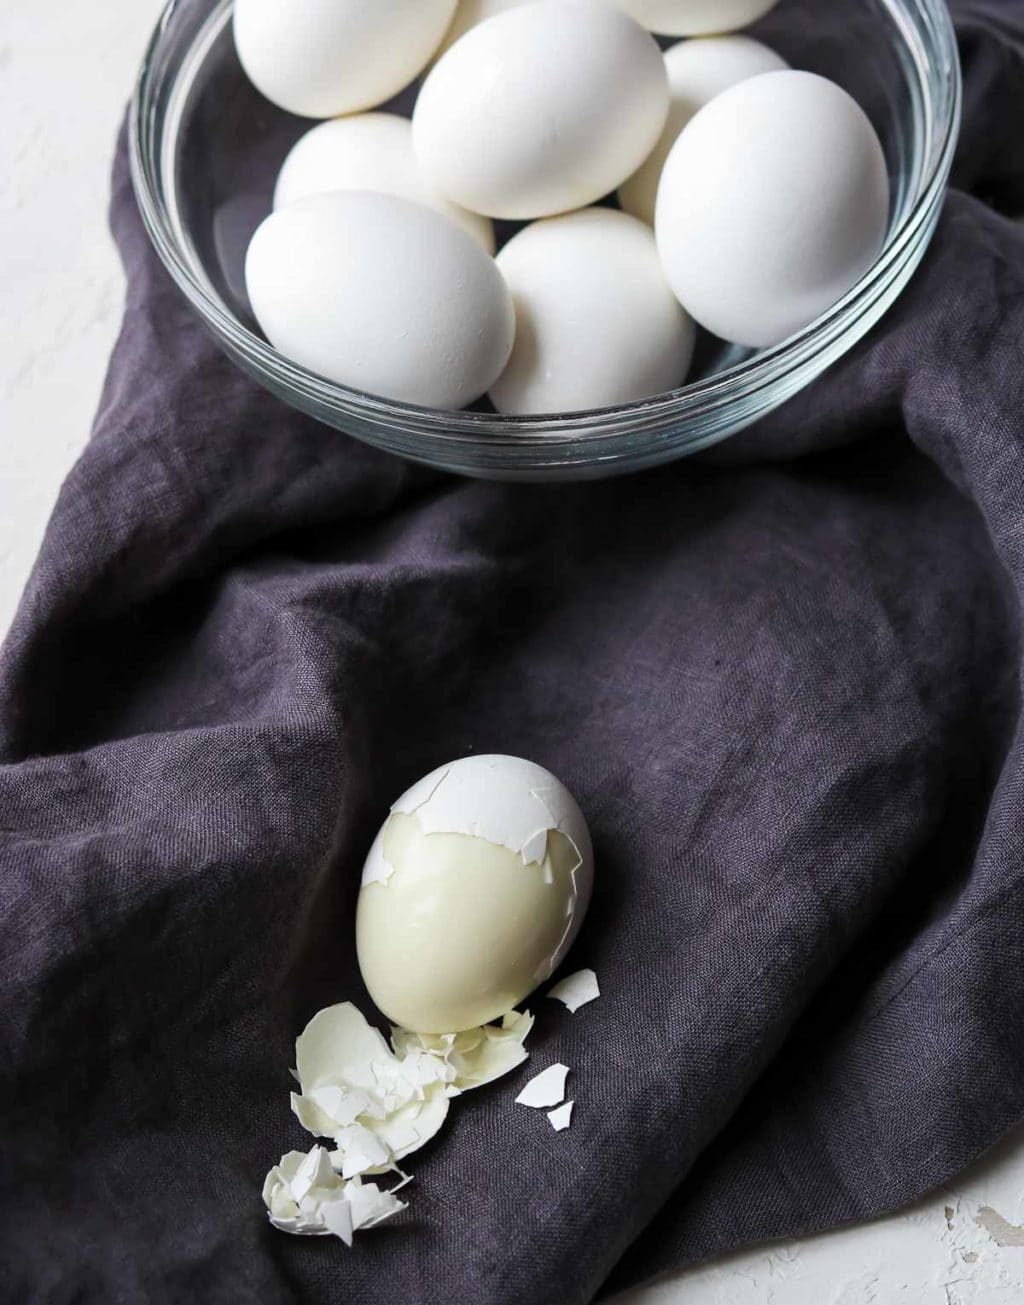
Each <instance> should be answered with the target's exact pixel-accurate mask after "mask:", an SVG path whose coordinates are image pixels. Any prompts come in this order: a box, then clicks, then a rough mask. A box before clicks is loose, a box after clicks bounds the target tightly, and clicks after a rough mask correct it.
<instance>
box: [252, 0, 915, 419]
mask: <svg viewBox="0 0 1024 1305" xmlns="http://www.w3.org/2000/svg"><path fill="white" fill-rule="evenodd" d="M776 2H777V0H461V2H460V0H236V6H235V20H234V33H235V43H236V48H237V50H238V54H239V58H240V60H241V63H242V66H243V68H244V69H245V71H246V73H247V75H248V76H249V78H250V79H251V80H252V82H253V83H254V84H255V86H256V87H257V89H258V90H260V91H261V92H262V93H263V94H264V95H265V96H266V97H268V98H269V99H270V100H271V101H273V102H274V103H275V104H277V105H278V106H279V107H281V108H283V109H286V110H288V111H290V112H291V113H295V114H299V115H302V116H305V117H311V118H323V119H328V121H325V122H322V123H320V124H319V125H317V126H316V127H314V128H312V130H310V131H309V132H308V133H307V134H306V135H305V136H303V137H302V138H301V139H300V140H299V141H298V143H297V144H296V145H295V147H294V148H293V149H292V151H291V153H290V154H289V155H288V157H287V159H286V160H285V163H284V166H283V168H282V169H281V173H280V177H279V179H278V182H277V188H276V193H275V197H274V211H273V213H272V214H271V215H270V216H269V217H268V218H267V219H266V220H265V221H264V222H263V224H262V225H261V226H260V227H259V229H258V230H257V232H256V234H255V235H254V237H253V239H252V242H251V244H250V246H249V250H248V255H247V258H246V283H247V288H248V292H249V298H250V301H251V304H252V307H253V312H254V313H255V316H256V318H257V320H258V322H259V323H260V326H261V327H262V329H263V330H264V332H265V333H266V335H267V338H268V339H269V340H270V342H271V343H272V345H273V346H274V347H275V348H276V349H277V350H278V351H279V352H280V353H282V354H283V355H285V356H286V357H288V358H290V359H292V360H293V361H295V362H297V363H299V364H301V365H302V366H305V367H307V368H309V369H311V370H313V371H315V372H317V373H319V374H320V375H322V376H324V377H326V378H328V379H329V380H332V381H335V382H337V383H339V384H342V385H346V386H349V387H352V388H354V389H357V390H361V391H365V392H368V393H371V394H374V395H377V396H380V397H383V398H387V399H392V400H399V401H403V402H407V403H412V404H418V405H421V406H424V407H430V408H439V409H447V410H451V409H459V408H463V407H465V406H466V405H468V404H470V403H473V402H474V401H475V400H477V399H479V398H481V397H482V396H483V395H485V394H486V395H487V396H488V397H489V399H490V401H491V402H492V403H493V405H494V407H495V409H496V410H497V411H498V412H500V413H506V414H514V415H525V414H552V413H564V412H573V411H580V410H583V409H588V408H600V407H605V406H613V405H617V404H626V403H631V402H634V401H638V400H643V399H647V398H650V397H652V396H655V395H657V394H661V393H663V392H665V391H668V390H672V389H674V388H676V387H678V386H680V385H682V384H683V383H684V381H685V379H686V375H687V372H688V370H689V368H690V364H691V361H692V356H693V349H694V340H695V330H696V328H695V323H696V324H699V325H700V326H702V327H704V328H706V329H707V330H708V331H710V332H712V333H713V334H714V335H716V336H719V337H721V338H722V339H723V340H726V341H730V342H732V343H734V344H739V345H743V346H747V347H750V348H756V349H761V348H766V347H770V346H772V345H775V344H778V343H780V342H781V341H783V340H784V339H786V338H787V337H789V336H790V335H792V334H793V333H794V332H797V331H800V330H801V329H803V328H804V327H806V326H808V325H809V324H810V323H811V322H812V321H814V320H815V319H816V318H817V317H818V316H819V315H820V314H821V313H823V312H825V311H826V310H827V309H829V308H830V307H831V306H832V305H833V304H835V303H836V302H837V301H838V300H839V299H840V298H842V296H843V295H844V294H845V293H846V292H847V291H848V290H850V289H851V287H852V286H853V285H854V284H855V283H856V282H857V281H858V280H859V278H860V277H861V276H862V275H863V274H864V273H865V272H866V271H867V270H868V268H869V267H870V266H871V264H872V263H873V262H874V261H875V259H876V258H877V257H878V254H879V252H880V250H881V248H882V245H883V243H884V239H885V233H886V228H887V223H888V214H889V183H888V176H887V169H886V163H885V158H884V156H883V153H882V149H881V146H880V144H879V141H878V138H877V136H876V134H875V132H874V129H873V128H872V126H871V124H870V122H869V120H868V118H867V117H866V115H865V114H864V112H863V111H862V109H861V108H860V107H859V106H858V104H857V103H856V102H855V101H854V100H853V99H852V98H851V97H850V96H849V95H848V94H847V93H846V92H845V91H844V90H842V89H841V88H840V87H839V86H837V85H836V84H835V83H833V82H831V81H828V80H826V79H825V78H823V77H819V76H817V75H815V74H813V73H809V72H801V71H794V70H792V69H790V68H789V67H788V66H787V64H786V63H785V62H784V61H783V60H782V59H781V58H780V57H779V56H778V55H777V54H775V53H774V52H773V51H772V50H770V49H768V48H767V47H766V46H765V45H763V44H761V43H760V42H758V41H755V40H753V39H752V38H750V37H748V36H743V35H736V34H735V30H736V29H738V28H742V27H744V26H746V25H748V24H749V23H752V22H754V21H755V20H756V19H758V18H760V17H762V16H763V15H764V14H765V13H766V12H767V11H768V10H769V9H771V8H773V7H774V5H775V3H776ZM723 33H729V34H723ZM654 34H658V35H661V36H669V37H684V38H686V39H684V40H681V41H679V43H678V44H675V45H672V46H671V47H670V48H669V49H668V50H667V51H665V52H664V53H663V52H662V49H661V47H660V46H659V45H658V43H657V41H656V40H655V36H654ZM424 70H426V76H425V78H424V80H423V83H422V86H421V88H420V91H419V95H418V98H417V100H416V105H415V109H414V111H413V115H412V120H411V122H410V121H409V120H407V119H405V118H403V117H399V116H398V115H396V114H391V113H384V112H368V110H372V109H374V107H375V106H378V105H380V104H383V103H384V102H386V101H387V100H389V99H390V98H392V97H393V96H394V95H396V94H397V93H398V92H399V91H401V90H402V89H403V88H404V87H405V86H407V85H409V84H410V83H411V82H412V81H413V80H415V78H417V77H418V76H420V74H421V73H423V72H424ZM616 192H617V207H612V206H609V205H608V203H607V197H608V196H610V195H613V194H615V193H616ZM598 201H605V202H603V203H602V204H600V205H599V204H598ZM495 219H500V220H504V221H513V222H516V223H520V224H526V225H522V226H521V227H520V229H518V230H517V231H516V232H515V234H513V235H512V237H511V239H508V240H507V242H506V243H505V244H504V247H503V248H501V249H500V251H498V252H497V253H496V239H495V226H494V220H495Z"/></svg>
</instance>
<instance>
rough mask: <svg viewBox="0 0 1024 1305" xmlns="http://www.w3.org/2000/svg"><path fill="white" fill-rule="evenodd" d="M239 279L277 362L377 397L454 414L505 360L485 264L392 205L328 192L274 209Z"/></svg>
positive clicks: (507, 343) (510, 324) (465, 244)
mask: <svg viewBox="0 0 1024 1305" xmlns="http://www.w3.org/2000/svg"><path fill="white" fill-rule="evenodd" d="M245 279H246V286H247V289H248V292H249V298H250V301H251V303H252V307H253V312H254V313H255V314H256V319H257V321H258V322H259V324H260V326H261V327H262V328H263V330H264V331H265V332H266V335H267V337H268V339H269V340H270V342H271V343H272V344H273V345H274V347H275V348H276V349H278V350H279V351H280V352H281V353H282V354H284V355H285V357H287V358H291V359H292V360H293V361H294V362H297V363H299V364H301V365H302V366H304V367H308V368H310V369H311V370H312V371H315V372H318V373H319V374H320V375H321V376H326V377H327V378H328V379H329V380H332V381H336V382H338V383H339V384H341V385H349V386H352V387H353V388H355V389H359V390H365V391H369V392H370V393H372V394H377V395H381V396H383V397H385V398H388V399H398V400H402V401H404V402H407V403H417V404H421V405H423V406H425V407H435V408H461V407H463V406H465V404H467V403H470V402H471V401H472V400H473V399H476V398H478V397H479V396H480V395H481V394H483V393H484V391H485V390H487V389H488V388H489V387H490V385H491V384H492V383H493V381H494V380H495V379H496V378H497V377H498V376H499V375H500V373H501V371H502V370H503V368H504V366H505V363H506V362H507V361H508V357H509V354H510V353H511V350H512V340H513V337H514V335H515V314H514V311H513V308H512V300H511V298H510V296H509V292H508V289H507V287H506V285H505V282H504V281H503V280H502V277H501V273H500V272H499V271H498V269H497V267H496V266H495V264H494V260H493V259H492V258H489V257H488V256H487V254H485V253H484V251H483V250H482V249H481V248H480V246H479V244H478V243H477V242H476V241H475V240H474V239H473V238H472V237H471V236H469V235H467V234H466V232H465V231H464V230H463V229H462V228H461V227H458V226H456V224H455V223H454V222H452V221H451V220H450V219H449V218H446V217H443V216H442V215H441V214H440V213H435V212H434V211H433V210H432V209H429V208H426V207H424V206H423V205H422V204H418V203H414V202H413V201H412V200H408V199H401V198H399V197H398V196H395V195H381V194H374V193H372V192H370V191H332V192H330V193H328V194H325V195H308V196H307V197H306V198H305V199H300V200H297V201H296V202H295V203H294V204H290V205H289V206H288V207H287V208H283V209H279V210H278V211H277V212H276V213H272V214H271V215H270V217H268V218H267V219H266V221H265V222H264V223H263V224H262V225H261V226H260V227H259V229H258V230H257V232H256V234H255V235H254V236H253V238H252V242H251V244H250V246H249V251H248V254H247V257H246V265H245Z"/></svg>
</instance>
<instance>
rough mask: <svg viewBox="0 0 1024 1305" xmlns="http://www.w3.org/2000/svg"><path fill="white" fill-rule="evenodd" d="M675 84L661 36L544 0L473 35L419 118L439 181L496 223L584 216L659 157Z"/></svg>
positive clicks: (429, 82)
mask: <svg viewBox="0 0 1024 1305" xmlns="http://www.w3.org/2000/svg"><path fill="white" fill-rule="evenodd" d="M667 113H668V77H667V75H666V72H665V64H664V60H663V59H662V57H661V52H660V50H659V49H658V46H657V44H656V43H655V41H654V40H653V38H652V37H651V36H650V35H649V34H648V33H647V32H645V31H644V30H643V28H641V27H640V26H639V25H638V24H637V23H634V22H633V21H632V19H630V18H627V17H626V16H625V15H624V14H621V13H619V12H618V11H617V10H615V9H611V8H608V7H607V6H606V5H604V4H599V3H595V0H536V2H535V3H533V4H525V5H521V6H518V7H516V8H513V9H511V10H509V11H508V12H507V13H500V14H498V15H497V16H496V17H494V18H489V19H488V20H487V21H486V22H483V23H481V24H480V25H479V26H478V27H474V28H473V29H472V30H471V31H469V32H467V33H466V35H465V36H463V37H462V39H461V40H459V41H457V42H456V44H455V45H453V46H452V47H451V49H450V50H449V51H448V52H447V54H445V55H444V56H443V57H442V58H441V59H440V60H439V61H438V62H437V63H436V64H435V66H434V68H433V69H432V70H431V72H430V74H429V75H428V77H427V79H426V81H425V82H424V84H423V88H422V90H421V91H420V95H419V99H418V101H417V103H416V109H415V112H414V115H413V143H414V145H415V148H416V154H417V156H418V158H419V161H420V165H421V167H422V168H423V171H424V173H425V174H426V176H427V177H428V178H429V180H430V181H431V182H432V183H433V184H434V185H435V186H436V187H437V189H438V190H440V191H441V193H442V194H444V195H447V196H448V198H449V199H451V200H454V201H455V202H456V203H458V204H461V205H462V206H463V207H464V208H468V209H471V210H472V211H473V212H475V213H485V214H487V215H489V216H490V217H500V218H532V217H543V216H547V215H549V214H552V213H561V212H565V211H566V210H568V209H574V208H582V207H583V206H585V205H586V204H589V203H591V202H592V201H593V200H595V199H598V198H600V197H601V196H602V195H604V194H607V192H609V191H611V190H614V189H615V187H616V186H618V185H619V184H620V183H621V182H622V181H624V180H625V178H626V177H628V176H629V175H630V173H631V172H633V171H635V169H636V168H637V167H638V166H639V164H640V163H641V162H642V161H643V159H644V158H645V157H646V156H647V154H648V153H649V152H650V151H651V149H652V148H653V147H654V145H655V143H656V142H657V139H658V137H659V135H660V134H661V129H662V127H663V126H664V125H665V117H666V115H667Z"/></svg>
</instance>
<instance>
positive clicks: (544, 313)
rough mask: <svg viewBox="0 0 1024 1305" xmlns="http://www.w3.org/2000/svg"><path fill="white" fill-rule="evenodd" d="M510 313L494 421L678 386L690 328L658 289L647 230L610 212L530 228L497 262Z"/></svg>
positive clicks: (660, 282)
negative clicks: (508, 349)
mask: <svg viewBox="0 0 1024 1305" xmlns="http://www.w3.org/2000/svg"><path fill="white" fill-rule="evenodd" d="M498 267H499V268H500V270H501V273H502V275H503V276H504V277H505V281H506V283H507V284H508V287H509V289H510V290H511V292H512V299H513V302H514V303H515V309H516V322H517V327H516V343H515V347H514V348H513V350H512V357H511V359H510V360H509V364H508V366H507V367H506V369H505V371H504V372H503V373H502V375H501V376H500V378H499V379H498V381H497V382H496V384H494V385H493V386H492V387H491V391H490V397H491V401H492V402H493V404H494V406H495V407H496V408H497V409H498V411H499V412H504V413H511V414H516V415H523V414H527V413H559V412H573V411H576V410H578V409H581V408H600V407H606V406H610V405H613V404H618V403H629V402H631V401H633V400H634V399H647V398H650V397H651V396H652V395H655V394H661V393H662V392H664V391H665V390H671V389H673V388H675V387H676V386H677V385H681V384H682V383H683V381H684V379H685V377H686V373H687V371H688V369H689V366H690V361H691V359H692V357H693V346H694V336H695V330H694V325H693V321H692V320H691V318H690V317H689V316H688V315H687V314H686V313H685V312H684V311H683V309H682V308H681V307H680V306H679V304H678V302H677V301H676V299H675V297H674V296H673V294H672V291H671V290H670V289H669V286H668V283H667V282H666V280H665V274H664V272H663V271H662V269H661V264H660V263H659V261H658V250H657V246H656V244H655V241H654V235H653V233H652V231H651V229H650V227H648V226H646V225H645V224H644V223H642V222H640V221H638V220H637V219H636V218H633V217H630V216H629V215H628V214H626V213H617V212H615V211H614V210H612V209H606V208H588V209H584V210H583V211H582V212H579V213H568V214H565V215H564V216H562V217H554V218H547V219H545V220H544V221H541V222H534V223H533V224H532V225H531V226H528V227H527V228H526V229H525V230H523V231H521V232H520V233H519V234H518V235H516V236H514V237H513V238H512V239H511V240H510V241H509V242H508V244H507V245H506V246H505V247H504V249H503V250H502V251H501V253H500V254H499V255H498Z"/></svg>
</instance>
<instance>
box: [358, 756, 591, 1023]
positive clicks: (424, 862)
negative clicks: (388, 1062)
mask: <svg viewBox="0 0 1024 1305" xmlns="http://www.w3.org/2000/svg"><path fill="white" fill-rule="evenodd" d="M593 875H594V859H593V851H592V848H591V841H590V834H589V831H588V829H587V824H586V821H585V819H584V817H583V814H582V812H581V811H580V808H579V806H578V805H577V803H576V801H575V799H574V798H573V796H572V794H571V793H570V792H569V790H568V789H567V788H566V787H565V785H564V784H562V783H561V782H560V781H559V780H558V779H556V778H555V776H554V775H552V774H550V773H549V772H548V771H546V770H544V769H543V767H541V766H538V765H535V764H534V763H533V762H530V761H524V760H522V759H520V758H518V757H504V756H480V757H466V758H463V759H462V760H460V761H455V762H452V763H451V764H450V765H447V766H442V767H440V768H439V769H438V770H435V771H433V772H432V773H431V774H430V775H427V776H426V777H425V778H424V779H422V780H420V781H419V783H418V784H414V785H413V787H412V788H411V789H409V791H408V792H407V793H405V794H404V795H403V796H402V797H401V798H399V799H398V801H397V802H396V803H395V804H394V806H393V807H392V808H391V814H390V815H389V816H388V819H387V820H386V821H385V822H384V825H383V827H382V828H381V830H380V833H379V834H378V835H377V838H376V840H375V842H374V844H373V846H372V848H371V849H370V853H369V856H368V857H367V860H366V865H365V868H364V872H363V884H362V888H361V891H360V894H359V903H358V908H357V913H356V947H357V951H358V956H359V967H360V970H361V971H362V975H363V980H364V982H365V983H366V987H367V989H368V991H369V993H370V996H371V997H372V998H373V1000H374V1002H375V1003H376V1005H377V1007H378V1008H379V1009H380V1010H381V1011H382V1012H383V1013H384V1014H385V1015H386V1016H387V1017H388V1018H389V1019H390V1020H392V1021H393V1022H394V1023H395V1024H398V1025H400V1026H401V1027H402V1028H406V1029H410V1030H413V1031H414V1032H417V1033H428V1034H429V1033H458V1032H461V1031H462V1030H463V1029H469V1028H474V1027H476V1026H478V1025H482V1024H487V1023H489V1022H490V1021H492V1020H495V1019H497V1018H499V1017H500V1016H502V1015H504V1014H505V1013H506V1012H508V1011H509V1010H511V1009H512V1008H513V1007H514V1006H515V1005H517V1004H518V1003H519V1002H521V1001H522V1000H523V999H524V998H525V997H527V996H528V995H529V994H530V993H531V992H532V991H533V990H534V988H536V987H537V986H538V984H540V983H543V982H544V981H545V980H546V979H548V978H549V977H550V976H551V975H552V974H553V973H554V971H555V969H556V968H557V967H558V965H559V964H560V963H561V961H562V959H563V957H564V956H565V954H566V953H567V952H568V950H569V948H570V946H571V945H572V942H573V940H574V939H575V937H576V934H577V933H578V931H579V928H580V925H581V924H582V921H583V917H584V915H585V913H586V909H587V905H588V903H589V901H590V893H591V888H592V884H593Z"/></svg>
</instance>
